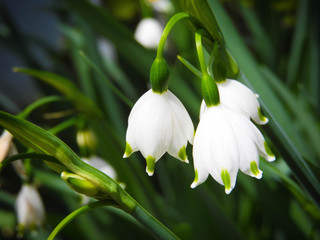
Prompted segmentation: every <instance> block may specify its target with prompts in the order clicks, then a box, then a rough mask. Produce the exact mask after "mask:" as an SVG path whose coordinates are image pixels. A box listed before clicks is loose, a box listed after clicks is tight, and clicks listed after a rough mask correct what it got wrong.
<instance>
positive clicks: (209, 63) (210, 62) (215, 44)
mask: <svg viewBox="0 0 320 240" xmlns="http://www.w3.org/2000/svg"><path fill="white" fill-rule="evenodd" d="M217 53H218V42H217V41H215V42H214V44H213V48H212V52H211V55H210V59H209V62H208V66H207V70H208V72H209V75H210V76H211V77H213V72H212V64H213V61H214V58H215V57H216V55H217Z"/></svg>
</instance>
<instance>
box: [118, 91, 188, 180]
mask: <svg viewBox="0 0 320 240" xmlns="http://www.w3.org/2000/svg"><path fill="white" fill-rule="evenodd" d="M193 137H194V127H193V123H192V121H191V118H190V116H189V114H188V112H187V110H186V109H185V107H184V106H183V104H182V103H181V102H180V100H179V99H178V98H177V97H176V96H175V95H174V94H172V93H171V92H170V91H169V90H167V91H165V92H163V93H162V94H159V93H154V92H153V91H152V90H151V89H150V90H149V91H147V92H146V93H145V94H144V95H142V96H141V97H140V99H139V100H138V101H137V102H136V104H135V105H134V107H133V108H132V110H131V113H130V115H129V120H128V129H127V134H126V150H125V154H124V156H123V157H129V156H130V155H131V153H133V152H135V151H138V150H140V151H141V153H142V155H143V156H144V158H145V159H146V161H147V168H146V171H147V173H148V175H149V176H152V175H153V172H154V164H155V162H157V161H158V160H159V159H160V158H161V156H162V155H163V154H164V153H165V152H168V153H169V154H170V155H172V156H173V157H175V158H177V159H179V160H181V161H183V162H188V159H187V155H186V146H187V142H188V141H189V142H190V143H191V144H192V143H193Z"/></svg>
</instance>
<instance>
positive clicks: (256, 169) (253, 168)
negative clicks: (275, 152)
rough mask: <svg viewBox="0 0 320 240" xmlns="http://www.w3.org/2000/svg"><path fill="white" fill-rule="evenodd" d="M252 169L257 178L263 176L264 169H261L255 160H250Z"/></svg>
mask: <svg viewBox="0 0 320 240" xmlns="http://www.w3.org/2000/svg"><path fill="white" fill-rule="evenodd" d="M250 171H251V172H252V174H253V175H254V176H255V177H256V178H258V179H260V178H262V171H260V169H259V168H258V165H257V163H256V162H255V161H252V162H250Z"/></svg>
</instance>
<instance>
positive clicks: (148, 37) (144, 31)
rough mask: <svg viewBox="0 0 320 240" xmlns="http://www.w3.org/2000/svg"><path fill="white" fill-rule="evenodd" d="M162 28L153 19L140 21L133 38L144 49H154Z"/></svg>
mask: <svg viewBox="0 0 320 240" xmlns="http://www.w3.org/2000/svg"><path fill="white" fill-rule="evenodd" d="M162 31H163V26H162V25H161V23H160V22H159V21H158V20H156V19H154V18H144V19H142V20H141V21H140V22H139V23H138V25H137V28H136V30H135V33H134V38H135V39H136V40H137V41H138V42H139V43H140V44H141V45H142V46H144V47H146V48H152V49H156V48H157V47H158V44H159V41H160V38H161V35H162Z"/></svg>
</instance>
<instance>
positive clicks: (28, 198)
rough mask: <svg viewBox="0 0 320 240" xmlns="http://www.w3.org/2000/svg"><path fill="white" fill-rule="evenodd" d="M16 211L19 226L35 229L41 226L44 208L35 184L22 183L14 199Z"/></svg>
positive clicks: (22, 228)
mask: <svg viewBox="0 0 320 240" xmlns="http://www.w3.org/2000/svg"><path fill="white" fill-rule="evenodd" d="M15 206H16V211H17V218H18V225H19V228H20V229H21V230H22V231H23V230H24V229H35V228H36V227H40V226H42V224H43V223H44V219H45V210H44V206H43V203H42V200H41V197H40V194H39V192H38V190H37V189H36V187H35V186H33V185H30V184H24V185H23V186H22V188H21V190H20V192H19V194H18V197H17V200H16V205H15Z"/></svg>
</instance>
